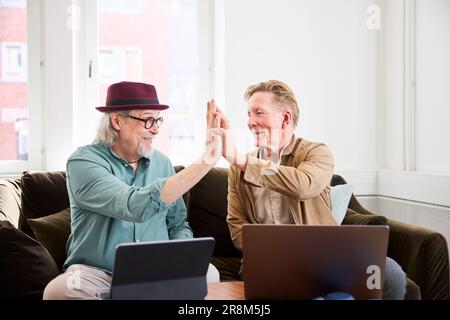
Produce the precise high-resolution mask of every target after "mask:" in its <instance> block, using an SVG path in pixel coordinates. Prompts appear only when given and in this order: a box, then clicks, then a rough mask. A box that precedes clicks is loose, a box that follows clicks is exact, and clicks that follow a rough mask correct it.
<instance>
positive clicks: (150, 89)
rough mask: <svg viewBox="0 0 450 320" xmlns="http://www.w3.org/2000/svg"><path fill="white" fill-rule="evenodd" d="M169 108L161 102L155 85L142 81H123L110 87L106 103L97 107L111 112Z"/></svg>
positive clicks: (102, 110) (99, 109)
mask: <svg viewBox="0 0 450 320" xmlns="http://www.w3.org/2000/svg"><path fill="white" fill-rule="evenodd" d="M168 108H169V106H167V105H164V104H160V103H159V100H158V95H157V93H156V89H155V86H153V85H151V84H147V83H141V82H129V81H123V82H118V83H114V84H112V85H110V86H109V87H108V93H107V94H106V105H105V106H103V107H97V108H96V109H97V110H98V111H101V112H111V111H120V110H135V109H152V110H165V109H168Z"/></svg>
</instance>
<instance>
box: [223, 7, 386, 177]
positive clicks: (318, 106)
mask: <svg viewBox="0 0 450 320" xmlns="http://www.w3.org/2000/svg"><path fill="white" fill-rule="evenodd" d="M374 3H375V4H376V3H377V1H373V0H368V1H365V0H364V1H362V0H351V1H350V0H346V1H335V0H321V1H317V0H280V1H273V0H246V1H239V0H226V1H225V3H224V7H225V10H224V11H223V12H221V14H224V15H225V19H224V21H225V32H224V33H225V44H224V47H225V59H224V60H225V61H224V63H225V70H226V71H225V101H226V110H227V113H228V115H229V117H230V120H231V123H232V125H233V127H234V128H242V129H243V130H245V129H246V111H245V108H246V106H245V103H244V101H243V93H244V90H245V89H246V88H247V86H248V85H250V84H254V83H256V82H259V81H265V80H268V79H279V80H282V81H284V82H286V83H287V84H288V85H289V86H291V88H292V89H293V90H294V92H295V93H296V95H297V98H298V100H299V104H300V124H299V128H298V130H297V133H298V135H300V136H302V137H304V138H306V139H309V140H315V141H322V142H325V143H327V144H328V145H329V146H330V147H331V149H332V150H333V152H334V155H335V160H336V170H337V171H341V170H366V169H375V168H377V167H378V152H377V145H378V141H377V133H376V131H377V126H378V114H377V113H378V104H379V101H378V100H377V99H378V97H379V94H378V91H379V83H378V78H377V68H378V64H379V61H378V57H379V55H378V50H379V45H378V41H379V40H380V39H379V37H380V33H379V32H378V31H374V30H369V29H368V28H367V26H366V20H367V18H368V15H367V13H366V10H367V8H368V7H369V6H370V5H372V4H374ZM219 103H220V101H219Z"/></svg>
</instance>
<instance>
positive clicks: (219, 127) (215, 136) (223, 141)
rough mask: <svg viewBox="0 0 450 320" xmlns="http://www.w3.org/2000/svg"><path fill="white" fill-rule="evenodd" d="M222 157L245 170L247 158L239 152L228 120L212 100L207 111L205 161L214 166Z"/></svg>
mask: <svg viewBox="0 0 450 320" xmlns="http://www.w3.org/2000/svg"><path fill="white" fill-rule="evenodd" d="M221 156H223V157H224V158H225V159H226V160H227V161H228V162H229V163H230V164H232V165H236V166H238V167H239V168H240V169H241V170H244V169H245V165H246V157H245V155H242V154H240V153H239V152H238V151H237V148H236V145H235V143H234V139H233V136H232V133H231V128H230V124H229V122H228V119H227V117H226V116H225V114H224V113H223V112H222V110H221V109H220V108H219V107H218V106H217V105H216V102H215V101H214V99H212V100H210V101H208V103H207V109H206V149H205V154H204V158H203V159H204V161H206V162H207V163H208V164H211V165H214V164H216V163H217V162H218V161H219V160H220V157H221Z"/></svg>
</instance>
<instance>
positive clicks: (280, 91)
mask: <svg viewBox="0 0 450 320" xmlns="http://www.w3.org/2000/svg"><path fill="white" fill-rule="evenodd" d="M256 92H271V93H273V94H274V101H275V103H278V104H279V105H280V107H282V108H284V107H286V106H287V107H289V108H290V110H291V112H292V121H293V123H294V128H295V127H296V126H297V123H298V118H299V110H298V104H297V99H296V98H295V95H294V92H293V91H292V90H291V88H289V86H288V85H287V84H285V83H284V82H281V81H278V80H269V81H266V82H260V83H258V84H254V85H251V86H249V87H248V88H247V90H246V91H245V94H244V99H245V101H248V100H249V99H250V98H251V96H252V95H254V94H255V93H256Z"/></svg>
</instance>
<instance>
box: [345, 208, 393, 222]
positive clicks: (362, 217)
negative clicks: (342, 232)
mask: <svg viewBox="0 0 450 320" xmlns="http://www.w3.org/2000/svg"><path fill="white" fill-rule="evenodd" d="M342 224H344V225H345V224H359V225H387V219H386V218H385V217H383V216H377V215H375V214H361V213H359V212H356V211H354V210H352V209H347V213H346V215H345V217H344V220H343V221H342Z"/></svg>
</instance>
